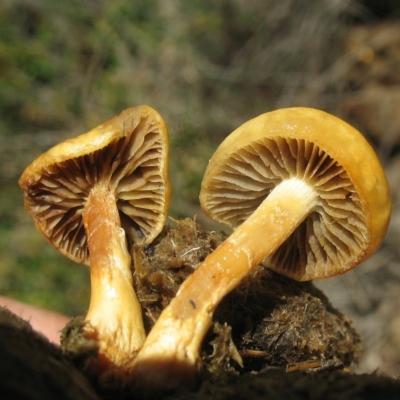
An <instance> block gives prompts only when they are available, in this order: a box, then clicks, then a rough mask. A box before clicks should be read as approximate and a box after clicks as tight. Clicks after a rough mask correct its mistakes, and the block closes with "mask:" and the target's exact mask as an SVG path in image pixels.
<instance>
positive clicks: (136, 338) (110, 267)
mask: <svg viewBox="0 0 400 400" xmlns="http://www.w3.org/2000/svg"><path fill="white" fill-rule="evenodd" d="M83 222H84V226H85V229H86V234H87V238H88V248H89V253H90V265H91V269H90V271H91V274H90V276H91V298H90V306H89V311H88V313H87V315H86V318H85V320H86V321H88V322H89V323H90V326H91V328H89V329H86V331H85V336H86V337H87V338H89V339H90V338H93V339H95V340H96V341H97V342H98V345H99V359H98V363H97V368H98V369H100V370H105V369H108V368H110V367H112V366H113V365H116V366H118V367H119V369H120V370H121V367H122V370H124V369H125V367H126V369H128V366H125V365H124V364H126V363H127V362H128V361H127V359H131V358H130V357H127V355H131V354H132V353H133V354H134V353H135V352H137V351H138V350H139V349H140V347H141V346H142V344H143V342H144V340H145V330H144V326H143V321H142V310H141V307H140V303H139V301H138V299H137V297H136V294H135V291H134V289H133V279H132V273H131V269H130V267H131V257H130V256H129V253H128V251H127V247H126V237H125V231H124V230H123V228H122V227H121V221H120V217H119V213H118V209H117V206H116V198H115V195H114V194H113V192H112V191H110V190H109V189H108V188H107V187H105V186H103V185H97V186H95V187H93V188H92V190H91V192H90V194H89V196H88V200H87V204H86V206H85V207H84V209H83ZM92 328H93V329H92Z"/></svg>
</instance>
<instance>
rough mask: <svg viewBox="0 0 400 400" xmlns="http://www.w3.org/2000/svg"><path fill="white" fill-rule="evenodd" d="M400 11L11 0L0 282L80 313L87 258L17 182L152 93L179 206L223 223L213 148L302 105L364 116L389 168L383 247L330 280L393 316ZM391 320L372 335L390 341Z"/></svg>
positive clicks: (257, 1)
mask: <svg viewBox="0 0 400 400" xmlns="http://www.w3.org/2000/svg"><path fill="white" fill-rule="evenodd" d="M399 18H400V6H399V5H398V2H397V1H396V0H392V1H390V0H387V1H384V0H382V1H379V0H376V1H374V0H364V1H362V0H335V1H333V0H281V1H279V2H278V1H274V0H218V1H212V0H201V1H200V0H192V1H190V2H188V1H185V0H163V1H155V0H135V1H129V0H113V1H105V0H79V1H78V0H65V1H62V2H55V1H53V0H2V2H1V3H0V115H1V119H0V158H1V163H0V185H1V186H0V187H1V196H0V219H1V222H0V255H1V257H0V294H2V295H7V296H10V297H13V298H16V299H19V300H22V301H26V302H29V303H31V304H35V305H39V306H43V307H47V308H51V309H53V310H56V311H59V312H63V313H65V314H67V315H77V314H85V310H86V308H87V306H88V299H89V290H90V289H89V271H88V269H87V268H86V267H84V266H77V265H74V264H73V263H72V262H70V261H68V260H67V259H65V258H64V257H62V256H60V255H59V254H58V253H57V252H56V251H55V250H54V249H53V248H52V247H51V246H50V245H48V244H47V242H46V241H45V239H44V238H43V237H42V236H41V235H40V234H39V233H38V232H36V230H35V228H34V226H33V223H32V221H31V220H30V217H29V215H28V214H27V213H26V211H25V210H24V208H23V199H22V194H21V192H20V189H19V187H18V184H17V180H18V178H19V176H20V175H21V173H22V171H23V170H24V168H25V167H26V166H27V165H28V164H29V163H31V162H32V161H33V160H34V158H36V157H37V156H38V155H39V154H41V153H42V152H44V151H45V150H47V149H48V148H49V147H51V146H52V145H54V144H56V143H58V142H60V141H62V140H64V139H66V138H69V137H74V136H76V135H78V134H80V133H83V132H86V131H88V130H89V129H91V128H93V127H95V126H97V125H98V124H100V123H101V122H103V121H105V120H106V119H108V118H110V117H111V116H113V115H115V114H118V113H119V112H120V111H121V110H122V109H124V108H127V107H131V106H135V105H140V104H148V105H151V106H152V107H154V108H155V109H157V110H158V111H159V112H160V113H161V115H162V116H163V117H164V119H165V121H166V123H167V126H168V128H169V131H170V137H171V147H172V148H171V157H172V159H171V175H172V180H173V188H174V194H173V201H172V206H171V210H170V215H171V216H173V217H175V218H176V217H187V216H189V217H193V216H194V215H198V219H199V220H200V221H201V222H202V223H203V224H204V226H205V227H211V225H209V222H208V221H207V220H206V219H205V218H203V216H202V214H201V210H200V209H199V204H198V193H199V187H200V182H201V179H202V175H203V173H204V170H205V167H206V164H207V161H208V159H209V158H210V156H211V154H212V152H213V151H214V149H215V148H216V147H217V145H218V144H219V143H220V142H221V140H222V139H223V138H225V137H226V136H227V135H228V134H229V133H230V132H231V131H232V130H234V129H235V128H236V127H238V126H239V125H240V124H242V123H243V122H245V121H246V120H248V119H250V118H252V117H255V116H257V115H259V114H261V113H264V112H267V111H269V110H272V109H276V108H280V107H288V106H299V105H301V106H311V107H316V108H320V109H324V110H326V111H329V112H331V113H333V114H335V115H337V116H339V117H342V118H343V119H345V120H347V121H348V122H350V123H352V124H353V125H355V126H356V127H358V128H359V129H360V130H361V131H362V132H364V133H365V134H366V136H367V138H368V139H369V140H370V141H371V143H372V144H373V146H374V147H375V148H376V150H377V152H378V154H379V156H380V158H381V160H382V162H383V164H384V166H385V168H386V170H387V173H388V177H389V180H390V183H391V185H392V190H393V199H394V212H393V221H392V224H391V227H390V231H389V234H388V238H387V239H386V242H385V244H384V246H383V247H382V250H381V251H380V252H379V253H378V255H377V256H376V257H374V258H373V259H372V261H370V262H369V263H367V264H366V266H365V267H364V268H360V270H364V271H365V272H360V273H358V272H354V273H353V274H352V275H349V277H346V278H344V277H343V278H338V279H337V280H333V281H332V282H330V283H327V284H326V285H327V286H326V287H325V286H324V287H325V288H326V291H327V292H329V293H330V294H328V296H331V297H332V300H333V302H334V304H335V305H337V306H339V308H341V309H342V311H345V312H346V313H347V314H349V315H351V316H352V318H353V319H355V320H356V323H357V321H358V318H359V317H360V316H361V317H363V321H367V323H368V321H370V320H368V318H371V321H372V320H376V315H377V313H378V312H379V313H380V314H379V315H383V316H382V321H383V322H382V323H384V322H385V321H386V320H385V319H384V318H389V317H388V315H389V313H388V312H387V311H385V310H387V307H388V306H387V305H386V304H387V300H385V299H387V298H388V293H392V292H393V296H392V297H393V298H394V299H396V298H397V297H399V296H398V295H396V293H397V294H398V290H399V288H400V285H399V281H400V273H399V271H400V269H398V267H399V263H400V262H399V248H400V239H399V236H400V212H399V192H400V182H399V175H400V158H399V145H400V29H399V21H400V19H399ZM357 271H358V270H357ZM382 271H383V272H382ZM389 283H390V288H389ZM323 285H325V283H323ZM393 285H394V286H393ZM332 288H333V289H332ZM389 289H390V290H389ZM324 290H325V289H324ZM389 297H390V294H389ZM390 298H391V297H390ZM394 302H395V304H397V305H398V306H400V304H399V300H397V303H396V300H394ZM398 306H397V307H398ZM395 308H396V307H395ZM382 309H383V311H382ZM385 313H386V314H385ZM396 315H397V314H396ZM392 320H395V318H394V317H393V315H392V316H391V317H390V321H392ZM369 323H370V324H371V323H372V322H369ZM385 324H386V323H385ZM386 325H387V324H386ZM399 326H400V317H397V325H396V326H395V327H394V328H393V329H394V331H396V329H397V328H398V327H399ZM396 327H397V328H396ZM359 328H360V329H361V330H363V329H364V325H363V324H362V323H361V322H359ZM365 329H367V328H365ZM368 329H369V330H370V329H372V328H371V327H370V326H368ZM387 329H389V328H387ZM381 331H382V330H380V331H379V332H381ZM379 332H378V333H376V335H375V336H373V337H372V338H371V337H368V338H367V345H371V343H376V340H378V341H379V340H380V342H379V343H380V345H381V347H382V340H383V339H382V337H383V336H384V334H383V333H382V332H381V333H379ZM397 332H398V330H397ZM377 335H378V336H377ZM379 335H381V336H379ZM377 337H378V339H377ZM396 337H397V336H396ZM368 340H369V342H368ZM388 340H392V339H390V338H389V339H387V340H386V341H388ZM393 340H395V339H393ZM368 343H369V344H368ZM396 343H397V344H394V345H393V346H397V347H398V349H399V354H400V343H399V342H398V339H397V342H396ZM371 346H373V345H371ZM371 357H372V359H371V363H373V362H375V364H374V365H377V362H376V358H375V359H373V357H377V356H376V354H375V353H374V355H373V356H371ZM380 357H381V358H382V357H383V356H380ZM387 357H388V356H387ZM399 360H400V357H399V358H398V359H396V360H394V361H392V364H391V365H392V366H391V367H390V368H398V367H399V365H400V362H399ZM380 361H382V360H380ZM380 361H379V360H378V364H379V362H380ZM381 364H382V363H381ZM393 365H395V367H393ZM399 372H400V370H399Z"/></svg>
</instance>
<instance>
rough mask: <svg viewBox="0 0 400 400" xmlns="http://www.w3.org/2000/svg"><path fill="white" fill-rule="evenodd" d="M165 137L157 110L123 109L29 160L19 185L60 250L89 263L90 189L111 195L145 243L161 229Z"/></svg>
mask: <svg viewBox="0 0 400 400" xmlns="http://www.w3.org/2000/svg"><path fill="white" fill-rule="evenodd" d="M168 152H169V140H168V132H167V128H166V125H165V123H164V120H163V119H162V117H161V116H160V115H159V114H158V112H157V111H155V110H154V109H152V108H151V107H148V106H145V105H143V106H139V107H134V108H129V109H126V110H124V111H122V112H121V113H120V114H119V115H117V116H115V117H113V118H111V119H109V120H108V121H106V122H104V123H103V124H101V125H99V126H98V127H96V128H94V129H92V130H91V131H89V132H87V133H85V134H83V135H80V136H78V137H76V138H74V139H69V140H67V141H65V142H63V143H60V144H58V145H56V146H54V147H53V148H51V149H50V150H48V151H47V152H46V153H44V154H42V155H41V156H40V157H38V158H37V159H36V160H35V161H34V162H33V163H32V164H31V165H29V166H28V167H27V168H26V169H25V171H24V173H23V174H22V176H21V178H20V179H19V184H20V186H21V188H22V190H23V193H24V202H25V207H26V209H27V210H28V211H29V213H30V214H31V216H32V218H33V220H34V222H35V225H36V227H37V229H38V230H39V231H41V232H42V233H43V235H44V236H45V237H46V238H47V240H48V241H49V242H50V243H51V244H52V245H53V246H54V247H55V248H56V249H58V250H59V251H60V252H61V253H62V254H64V255H66V256H67V257H69V258H70V259H72V260H73V261H75V262H78V263H85V264H89V255H88V249H87V238H86V233H85V228H84V226H83V221H82V210H83V207H84V205H85V202H86V199H87V197H88V195H89V193H90V190H91V188H92V187H93V186H94V185H96V184H98V183H102V184H104V185H106V187H108V188H109V190H110V191H111V192H113V193H114V194H115V197H116V199H117V207H118V210H119V214H120V217H121V223H122V226H123V228H124V230H125V232H126V235H127V237H128V239H130V240H131V241H135V242H141V243H150V242H151V241H152V240H153V239H154V238H155V237H156V236H157V235H158V233H159V232H160V231H161V229H162V227H163V225H164V223H165V219H166V214H167V209H168V206H169V201H170V196H171V186H170V180H169V172H168V167H169V165H168V163H169V161H168V160H169V158H168Z"/></svg>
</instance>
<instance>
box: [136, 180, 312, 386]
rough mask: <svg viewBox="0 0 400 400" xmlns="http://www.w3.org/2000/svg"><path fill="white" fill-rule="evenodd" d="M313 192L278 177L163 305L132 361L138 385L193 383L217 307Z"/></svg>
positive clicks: (282, 236) (308, 204)
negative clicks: (262, 199)
mask: <svg viewBox="0 0 400 400" xmlns="http://www.w3.org/2000/svg"><path fill="white" fill-rule="evenodd" d="M316 199H317V193H316V192H315V190H314V189H313V188H311V187H310V186H308V185H306V184H305V183H304V182H302V181H301V180H299V179H296V178H293V179H290V180H287V181H284V182H282V183H281V184H280V185H278V186H277V187H276V188H275V189H274V190H273V191H272V192H271V194H270V195H269V196H268V197H267V198H266V199H265V200H264V202H263V203H262V204H261V205H260V206H259V207H258V209H257V210H256V211H255V212H254V213H253V214H252V215H251V216H250V217H249V218H248V219H247V220H246V221H245V222H244V223H243V224H242V225H241V226H240V227H239V228H237V229H236V230H235V232H233V233H232V234H231V235H230V236H229V237H228V238H227V239H226V240H225V242H224V243H222V244H221V246H219V247H218V248H217V249H216V250H215V251H214V252H213V253H211V254H210V255H209V256H208V257H207V258H206V259H205V260H204V262H203V263H202V264H201V265H200V266H199V267H198V268H197V269H196V271H195V272H194V273H193V274H192V275H191V276H190V277H189V278H188V279H187V280H186V281H185V282H184V283H183V284H182V286H181V287H180V289H179V291H178V293H177V295H176V297H175V298H174V299H173V300H172V301H171V303H170V304H169V305H168V306H167V307H166V308H165V309H164V311H163V312H162V314H161V316H160V318H159V319H158V321H157V322H156V324H155V326H154V327H153V329H152V331H151V332H150V334H149V336H148V338H147V339H146V342H145V344H144V346H143V347H142V349H141V351H140V352H139V354H138V357H137V358H136V360H135V363H134V370H133V375H134V377H135V381H136V382H137V385H140V386H141V387H145V389H147V390H166V389H170V388H173V387H176V386H179V385H180V384H183V383H185V382H186V383H187V382H190V381H191V382H193V381H194V379H195V377H196V375H197V372H198V368H199V363H200V357H199V349H200V346H201V342H202V340H203V338H204V336H205V334H206V333H207V331H208V329H209V327H210V325H211V323H212V316H213V312H214V310H215V308H216V307H217V305H218V304H219V302H220V301H221V300H222V299H223V297H224V296H226V295H227V294H228V293H229V292H230V291H231V290H232V289H234V288H235V287H236V286H238V285H239V283H240V282H241V280H242V279H243V278H244V277H245V276H246V275H247V274H248V273H249V272H250V271H251V270H252V269H253V268H254V267H256V266H257V265H259V264H260V262H261V261H262V260H263V259H264V258H266V257H268V256H269V255H271V254H272V253H273V252H274V251H275V250H276V249H277V248H278V247H279V246H280V245H281V244H282V243H283V242H284V241H285V240H286V239H287V238H288V237H289V236H290V234H291V233H292V232H293V231H294V230H295V229H296V227H297V226H298V225H299V224H300V223H301V222H302V221H303V220H304V218H305V217H306V216H307V215H308V214H309V213H310V212H311V210H312V209H313V208H314V207H315V205H316Z"/></svg>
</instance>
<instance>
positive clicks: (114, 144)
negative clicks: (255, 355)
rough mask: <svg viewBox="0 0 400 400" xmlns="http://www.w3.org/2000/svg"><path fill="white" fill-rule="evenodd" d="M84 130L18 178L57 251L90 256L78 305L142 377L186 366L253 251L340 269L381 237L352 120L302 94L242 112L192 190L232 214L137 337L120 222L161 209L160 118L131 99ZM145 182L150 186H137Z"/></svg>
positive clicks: (161, 383) (148, 228) (136, 234)
mask: <svg viewBox="0 0 400 400" xmlns="http://www.w3.org/2000/svg"><path fill="white" fill-rule="evenodd" d="M119 132H122V133H119ZM131 133H132V134H131ZM98 134H100V136H98ZM81 138H82V139H80V138H77V139H74V140H72V141H69V142H66V143H65V144H61V145H59V146H56V147H55V148H54V149H52V150H50V151H49V152H48V153H46V154H45V155H43V156H41V157H40V158H39V159H38V160H36V161H35V162H34V163H33V164H32V165H31V166H30V167H28V169H27V170H26V171H25V172H24V174H23V176H22V177H21V179H20V184H21V186H22V188H23V190H24V192H25V204H26V207H27V209H28V210H29V211H30V212H31V214H32V215H33V218H34V220H35V223H36V226H37V227H38V229H39V230H40V231H42V233H44V235H45V236H46V237H47V238H48V240H49V241H50V242H51V243H52V244H53V245H54V246H55V247H56V248H58V249H59V250H60V251H61V252H62V253H63V254H65V255H67V256H69V257H70V258H72V259H73V260H75V261H78V262H84V263H89V259H90V265H91V276H92V298H91V305H90V309H89V312H88V315H87V317H86V319H87V320H88V321H90V323H91V325H92V326H93V327H94V328H95V329H97V332H98V335H99V337H100V340H99V342H100V350H101V353H102V354H103V355H104V357H105V358H107V359H110V360H112V363H114V364H116V365H121V364H124V363H125V364H124V365H125V367H124V371H125V372H126V373H127V374H130V379H133V385H135V386H137V387H139V386H140V387H141V388H145V389H146V390H149V391H154V390H167V389H169V388H174V387H176V386H179V385H182V384H187V383H188V382H193V381H194V380H195V379H196V376H197V373H198V370H199V367H200V355H199V350H200V346H201V342H202V340H203V338H204V336H205V334H206V332H207V330H208V329H209V327H210V325H211V322H212V316H213V312H214V310H215V308H216V307H217V305H218V304H219V302H220V301H221V300H222V299H223V297H224V296H226V295H227V294H228V293H229V292H230V291H231V290H233V289H234V288H235V287H236V286H238V284H239V283H240V282H241V280H242V279H243V278H244V277H245V276H246V275H247V274H248V273H249V272H250V271H251V270H252V269H253V268H255V267H256V266H257V265H259V264H260V263H263V264H264V265H265V266H266V267H269V268H272V269H273V270H275V271H277V272H279V273H281V274H283V275H286V276H288V277H290V278H293V279H296V280H300V281H305V280H310V279H314V278H327V277H330V276H334V275H338V274H342V273H344V272H346V271H348V270H349V269H351V268H353V267H355V266H356V265H357V264H359V263H360V262H362V261H363V260H365V259H367V258H368V257H369V256H370V255H372V254H373V253H374V252H375V251H376V250H377V249H378V247H379V246H380V244H381V242H382V240H383V237H384V235H385V232H386V229H387V226H388V221H389V217H390V209H391V200H390V193H389V187H388V183H387V180H386V177H385V175H384V172H383V170H382V167H381V166H380V163H379V161H378V159H377V157H376V155H375V153H374V151H373V150H372V148H371V147H370V145H369V144H368V143H367V141H366V140H365V138H364V137H363V136H362V135H361V134H360V133H359V132H358V131H356V130H355V129H354V128H352V127H351V126H350V125H348V124H346V123H345V122H343V121H341V120H340V119H338V118H336V117H333V116H331V115H329V114H327V113H325V112H322V111H318V110H314V109H308V108H289V109H282V110H277V111H274V112H270V113H267V114H263V115H261V116H259V117H257V118H255V119H253V120H250V121H248V122H247V123H245V124H244V125H242V126H241V127H239V128H238V129H237V130H236V131H235V132H233V133H232V134H231V135H230V136H229V137H228V138H227V139H226V140H225V141H224V142H223V143H222V144H221V145H220V147H219V148H218V149H217V151H216V152H215V154H214V155H213V157H212V159H211V160H210V163H209V165H208V167H207V171H206V174H205V177H204V180H203V182H202V188H201V193H200V202H201V205H202V207H203V209H204V211H205V212H206V214H208V215H209V216H210V217H211V218H213V219H215V220H216V221H218V222H222V223H225V224H227V225H228V226H230V227H235V226H238V227H237V228H236V229H235V230H234V232H233V233H232V234H231V235H230V236H229V237H228V238H227V239H226V241H225V242H224V243H222V244H221V246H219V247H218V248H217V249H216V250H215V251H214V252H213V253H211V254H210V255H209V256H208V257H207V258H206V259H205V261H204V262H203V263H202V264H201V265H200V266H199V267H197V269H196V270H195V272H194V273H193V274H192V275H191V276H190V277H189V278H188V279H187V280H186V281H185V282H184V283H183V284H182V286H181V287H180V289H179V291H178V293H177V295H176V297H175V298H174V299H173V300H172V301H171V303H170V304H169V305H168V306H167V307H166V308H165V309H164V311H163V312H162V314H161V316H160V318H159V319H158V321H157V322H156V324H155V326H154V327H153V329H152V330H151V332H150V334H149V336H148V337H147V339H146V340H145V341H144V330H143V326H142V324H141V310H140V305H139V304H138V301H137V299H136V297H135V295H134V292H133V289H132V278H131V274H130V269H129V267H130V258H129V255H128V253H127V251H126V246H125V235H126V236H128V238H130V239H131V240H133V241H135V242H142V243H150V242H151V240H152V239H153V238H154V237H155V236H156V235H157V234H158V233H159V231H160V230H161V228H162V225H163V223H164V220H165V211H166V209H167V205H168V201H169V192H170V190H169V183H168V178H167V154H168V149H167V147H166V144H165V141H164V140H165V138H166V129H165V126H164V123H163V122H162V120H161V118H160V117H159V116H158V114H156V112H155V111H154V110H151V109H149V108H147V107H140V108H138V109H130V110H126V111H124V112H123V113H122V114H121V116H119V117H116V118H114V119H111V120H110V121H108V122H106V123H105V124H103V125H101V126H100V127H98V128H96V129H95V130H93V131H91V132H89V133H88V134H86V135H83V136H82V137H81ZM83 138H85V139H83ZM86 139H88V142H91V144H90V145H89V144H88V142H87V141H86ZM81 140H85V144H82V142H81ZM106 143H107V144H109V145H110V147H107V148H105V147H103V146H102V145H103V144H106ZM153 146H155V147H153ZM86 151H88V153H86ZM156 171H159V172H156ZM145 182H150V188H147V189H144V191H141V190H140V189H141V188H144V185H145ZM82 185H83V186H82ZM147 194H155V197H149V196H147ZM115 204H116V205H115ZM163 213H164V214H163ZM159 215H161V217H160V216H159ZM148 218H149V219H148ZM119 219H120V220H121V222H119ZM149 221H151V222H149ZM69 238H72V241H70V240H69ZM111 266H113V268H111ZM114 266H115V268H114ZM143 342H144V344H143ZM142 344H143V347H142V348H141V350H140V351H139V353H138V355H137V357H136V359H135V360H134V361H133V358H134V355H135V352H136V351H137V350H139V349H140V347H141V346H142ZM115 349H117V350H115ZM114 353H115V354H117V355H115V354H114Z"/></svg>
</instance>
